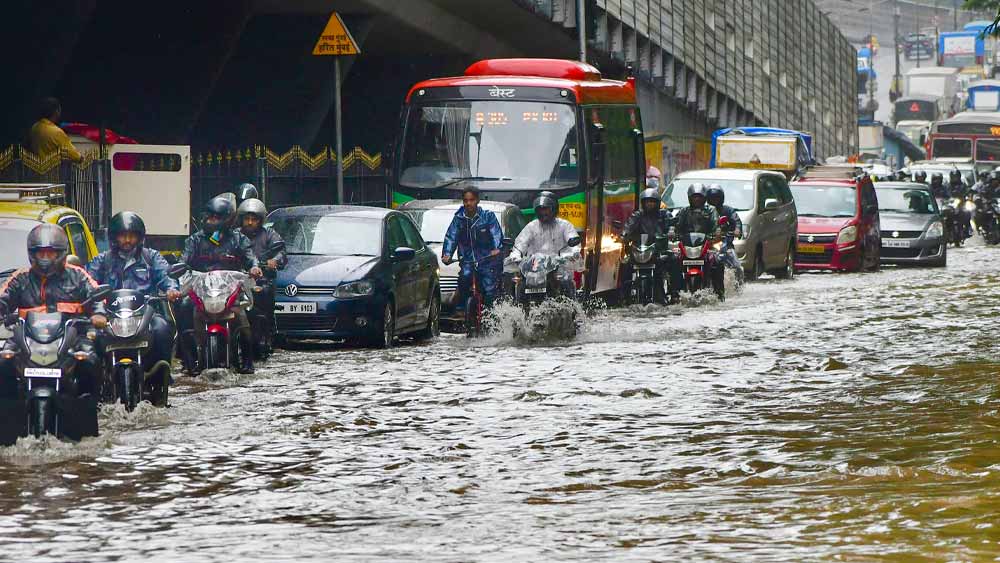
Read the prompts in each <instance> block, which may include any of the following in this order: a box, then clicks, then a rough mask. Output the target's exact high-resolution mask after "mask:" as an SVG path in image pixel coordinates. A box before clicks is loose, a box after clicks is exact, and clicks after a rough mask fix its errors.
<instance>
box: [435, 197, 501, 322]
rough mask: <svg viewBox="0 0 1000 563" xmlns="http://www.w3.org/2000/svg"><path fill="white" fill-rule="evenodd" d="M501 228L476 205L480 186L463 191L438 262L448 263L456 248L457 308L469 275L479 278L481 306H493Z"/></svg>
mask: <svg viewBox="0 0 1000 563" xmlns="http://www.w3.org/2000/svg"><path fill="white" fill-rule="evenodd" d="M502 244H503V231H501V229H500V221H498V220H497V216H496V214H495V213H493V212H492V211H489V210H488V209H483V208H482V207H480V206H479V189H478V188H476V187H475V186H468V187H466V188H465V189H463V190H462V206H461V207H459V208H458V210H457V211H455V215H454V216H453V217H452V218H451V223H450V224H449V225H448V230H447V231H446V232H445V235H444V245H442V247H441V262H443V263H445V264H450V263H451V261H452V256H453V255H454V254H455V251H456V250H458V256H459V263H460V265H461V271H460V272H459V275H458V307H459V308H460V309H461V308H464V307H465V302H466V300H467V299H468V295H469V289H470V288H471V287H472V275H473V271H475V275H476V276H478V279H479V289H480V290H481V291H482V294H483V305H484V306H485V307H487V308H489V307H491V306H492V305H493V302H494V300H496V298H497V289H498V287H499V281H500V260H499V259H498V257H499V256H500V251H501V248H500V247H501V245H502Z"/></svg>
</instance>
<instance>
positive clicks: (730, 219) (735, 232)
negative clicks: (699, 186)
mask: <svg viewBox="0 0 1000 563" xmlns="http://www.w3.org/2000/svg"><path fill="white" fill-rule="evenodd" d="M705 199H706V200H707V201H708V204H709V205H711V206H712V207H714V208H715V211H716V212H717V213H718V214H719V219H720V220H721V219H725V221H726V224H725V225H722V232H723V235H725V238H724V239H723V246H722V261H723V262H724V263H725V264H726V265H727V266H729V267H730V268H732V269H733V270H735V271H736V275H737V277H738V278H742V277H743V265H742V264H740V260H739V259H738V258H737V257H736V249H735V248H733V237H735V238H738V239H741V238H743V220H742V219H740V214H739V213H737V212H736V209H734V208H732V207H730V206H728V205H726V191H725V190H723V189H722V186H720V185H719V184H712V185H711V186H709V187H708V190H706V198H705ZM730 235H731V236H730Z"/></svg>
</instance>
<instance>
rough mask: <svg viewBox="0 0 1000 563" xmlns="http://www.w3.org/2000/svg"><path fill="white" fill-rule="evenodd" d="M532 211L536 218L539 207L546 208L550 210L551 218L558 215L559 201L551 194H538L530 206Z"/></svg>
mask: <svg viewBox="0 0 1000 563" xmlns="http://www.w3.org/2000/svg"><path fill="white" fill-rule="evenodd" d="M531 207H532V209H534V210H535V216H536V217H537V216H538V208H539V207H548V208H549V209H551V210H552V217H555V216H556V215H558V214H559V200H558V199H556V198H555V196H553V195H552V192H542V193H540V194H538V197H536V198H535V201H534V202H532V204H531Z"/></svg>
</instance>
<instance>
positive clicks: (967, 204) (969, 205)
mask: <svg viewBox="0 0 1000 563" xmlns="http://www.w3.org/2000/svg"><path fill="white" fill-rule="evenodd" d="M965 210H966V211H968V212H970V213H971V212H973V211H975V210H976V204H975V203H973V202H971V201H967V202H965Z"/></svg>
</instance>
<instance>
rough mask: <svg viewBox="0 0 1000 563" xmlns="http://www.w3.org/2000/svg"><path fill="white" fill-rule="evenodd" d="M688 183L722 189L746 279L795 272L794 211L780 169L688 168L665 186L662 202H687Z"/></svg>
mask: <svg viewBox="0 0 1000 563" xmlns="http://www.w3.org/2000/svg"><path fill="white" fill-rule="evenodd" d="M691 184H705V185H706V186H710V185H712V184H719V185H720V186H722V189H723V190H724V191H725V192H726V205H728V206H730V207H733V208H735V209H736V210H737V211H738V212H739V215H740V220H742V221H743V238H742V239H738V240H736V241H735V243H734V245H735V247H736V255H737V256H738V257H739V259H740V262H742V263H743V268H744V269H745V270H746V272H747V279H756V278H758V277H760V275H761V274H763V273H765V272H769V273H772V274H774V275H775V276H777V277H790V276H791V275H792V274H793V273H794V270H795V246H796V244H795V241H796V238H797V236H798V215H797V213H796V211H795V201H794V200H793V199H792V192H791V191H790V190H789V189H788V181H787V180H786V179H785V175H784V174H781V173H780V172H772V171H769V170H749V169H743V168H711V169H706V170H689V171H687V172H682V173H680V174H678V175H677V176H676V177H675V178H674V180H673V182H671V183H670V185H668V186H667V188H666V189H665V190H664V192H663V203H664V204H665V205H666V206H667V207H668V208H670V209H678V208H681V207H686V206H687V189H688V186H690V185H691Z"/></svg>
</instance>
